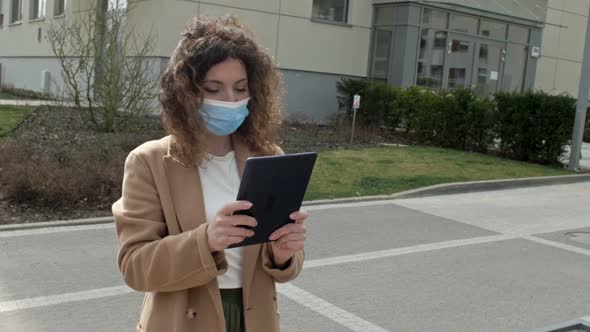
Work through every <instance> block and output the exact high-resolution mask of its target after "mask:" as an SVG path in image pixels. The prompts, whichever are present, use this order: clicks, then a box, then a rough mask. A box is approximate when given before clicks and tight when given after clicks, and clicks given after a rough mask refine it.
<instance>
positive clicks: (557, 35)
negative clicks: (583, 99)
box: [535, 0, 590, 97]
mask: <svg viewBox="0 0 590 332" xmlns="http://www.w3.org/2000/svg"><path fill="white" fill-rule="evenodd" d="M589 9H590V0H549V7H548V9H547V23H548V24H547V25H546V26H545V29H544V31H543V44H542V45H543V46H542V50H541V54H542V56H541V58H540V59H539V64H538V66H537V77H536V80H535V82H536V84H535V87H536V88H538V89H542V90H545V91H548V92H551V93H562V92H568V93H570V94H572V95H573V96H576V97H577V95H578V88H579V84H580V75H581V70H582V57H583V53H584V42H585V35H586V24H587V22H588V10H589Z"/></svg>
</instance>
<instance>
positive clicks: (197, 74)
mask: <svg viewBox="0 0 590 332" xmlns="http://www.w3.org/2000/svg"><path fill="white" fill-rule="evenodd" d="M228 58H234V59H237V60H240V61H242V62H243V63H244V65H245V67H246V73H247V75H248V88H249V90H250V101H249V103H248V109H249V110H250V115H249V116H248V117H247V118H246V120H245V121H244V123H243V124H242V125H241V126H240V127H239V128H238V130H237V131H236V134H235V135H237V137H238V138H239V139H241V140H242V142H244V143H245V144H246V145H248V147H249V148H250V149H251V150H252V151H254V152H258V153H269V151H272V150H273V149H274V146H275V144H276V143H277V142H278V129H279V127H280V125H281V121H282V115H281V111H280V108H281V97H282V94H283V90H282V82H281V76H280V72H279V70H278V69H277V67H276V66H275V64H274V63H273V60H272V59H271V57H270V56H269V55H268V54H267V53H266V51H265V50H263V49H262V48H260V47H259V46H258V45H257V44H256V42H255V41H254V37H253V34H252V33H251V32H250V30H249V29H248V28H246V27H245V26H244V25H243V24H241V23H240V22H239V20H238V19H237V18H236V17H235V16H231V15H228V16H223V17H202V16H199V17H195V18H194V19H193V20H192V22H191V23H190V24H188V25H187V26H186V28H185V29H184V32H183V33H182V39H181V40H180V42H179V43H178V45H177V46H176V49H175V50H174V52H173V54H172V57H171V59H170V62H169V63H168V66H167V68H166V70H165V71H164V73H163V74H162V77H161V81H160V84H161V90H160V95H159V99H160V105H161V110H160V112H161V118H162V123H163V125H164V128H165V130H166V132H167V133H168V134H170V135H171V136H172V138H173V140H174V142H175V144H174V146H173V150H174V151H173V152H174V153H175V154H176V155H177V156H178V158H179V159H180V160H181V161H182V162H183V163H186V164H188V165H193V166H194V165H198V164H200V163H201V162H202V160H203V155H204V146H203V141H204V139H203V138H204V135H205V134H206V131H207V129H206V126H205V122H204V120H203V118H202V116H201V114H200V112H198V111H197V110H199V109H200V106H201V103H202V101H203V89H202V86H201V84H202V82H203V80H204V78H205V75H206V74H207V72H208V71H209V69H211V67H213V66H214V65H216V64H218V63H220V62H223V61H224V60H226V59H228Z"/></svg>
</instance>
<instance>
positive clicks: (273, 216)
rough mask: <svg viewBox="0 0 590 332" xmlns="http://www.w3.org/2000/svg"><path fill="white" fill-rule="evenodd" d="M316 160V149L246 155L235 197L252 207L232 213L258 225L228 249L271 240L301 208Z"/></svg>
mask: <svg viewBox="0 0 590 332" xmlns="http://www.w3.org/2000/svg"><path fill="white" fill-rule="evenodd" d="M316 159H317V153H315V152H306V153H296V154H286V155H281V156H267V157H252V158H248V160H247V161H246V166H245V167H244V173H243V174H242V181H241V183H240V189H239V190H238V197H237V200H238V201H242V200H244V201H249V202H251V203H252V207H251V208H250V209H248V210H243V211H236V212H235V213H234V214H245V215H249V216H251V217H254V218H256V221H257V222H258V225H257V226H256V227H254V228H251V229H253V230H254V236H252V237H249V238H246V239H245V240H244V241H242V242H240V243H237V244H233V245H230V246H229V248H234V247H241V246H247V245H251V244H258V243H264V242H270V240H269V237H270V235H271V234H272V232H274V231H275V230H277V229H279V228H281V227H283V226H284V225H286V224H288V223H290V222H293V220H291V219H290V218H289V215H290V214H291V213H293V212H295V211H299V209H300V208H301V203H302V202H303V196H304V195H305V191H306V190H307V185H308V183H309V179H310V178H311V173H312V171H313V167H314V165H315V161H316ZM244 227H247V226H244ZM248 228H250V227H248Z"/></svg>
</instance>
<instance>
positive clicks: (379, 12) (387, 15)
mask: <svg viewBox="0 0 590 332" xmlns="http://www.w3.org/2000/svg"><path fill="white" fill-rule="evenodd" d="M394 15H395V7H393V6H388V7H376V8H375V25H376V26H379V25H393V16H394Z"/></svg>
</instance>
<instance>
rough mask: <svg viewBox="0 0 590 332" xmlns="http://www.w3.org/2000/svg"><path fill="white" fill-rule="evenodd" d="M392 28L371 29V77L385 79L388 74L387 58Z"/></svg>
mask: <svg viewBox="0 0 590 332" xmlns="http://www.w3.org/2000/svg"><path fill="white" fill-rule="evenodd" d="M392 38H393V31H392V28H391V27H389V28H375V30H374V31H373V55H372V58H373V59H372V60H373V61H372V66H371V78H373V79H382V80H387V76H388V74H389V59H390V49H391V40H392Z"/></svg>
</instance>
